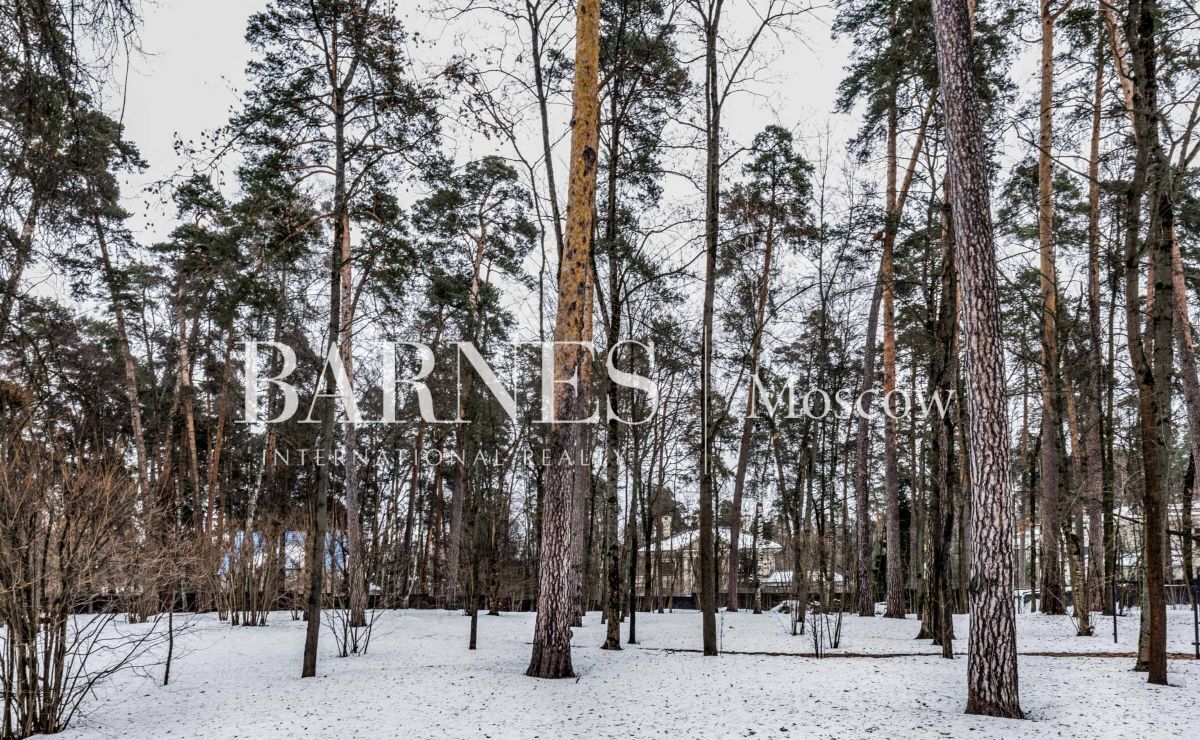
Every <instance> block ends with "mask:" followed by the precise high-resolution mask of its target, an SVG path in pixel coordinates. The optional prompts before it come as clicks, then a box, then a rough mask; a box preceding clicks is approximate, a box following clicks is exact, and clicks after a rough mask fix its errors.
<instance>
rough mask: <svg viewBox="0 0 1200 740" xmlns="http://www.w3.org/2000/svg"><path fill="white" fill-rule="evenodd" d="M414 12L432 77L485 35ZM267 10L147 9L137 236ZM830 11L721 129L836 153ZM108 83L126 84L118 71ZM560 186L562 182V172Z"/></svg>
mask: <svg viewBox="0 0 1200 740" xmlns="http://www.w3.org/2000/svg"><path fill="white" fill-rule="evenodd" d="M411 5H412V4H411V3H410V2H409V0H401V2H400V10H399V13H400V14H401V16H402V20H403V21H404V25H405V27H406V28H407V29H408V30H409V31H410V32H419V33H420V34H421V36H422V37H424V38H425V39H426V43H425V44H422V45H419V46H416V47H414V49H413V53H414V56H415V57H416V59H415V62H416V64H417V66H418V69H419V72H420V73H422V74H432V73H433V72H434V71H435V70H437V69H438V68H440V66H442V65H443V64H444V63H445V61H446V60H447V59H448V58H449V57H450V56H451V55H452V54H454V53H456V52H461V51H464V50H466V51H474V50H476V47H477V46H481V45H482V44H481V42H482V41H484V40H487V38H488V37H487V34H488V33H489V32H488V31H487V30H486V28H485V29H484V30H482V31H481V27H480V24H479V23H477V22H475V19H481V18H483V16H482V15H475V16H474V17H473V19H472V20H471V21H469V22H464V21H461V20H460V21H458V22H455V23H452V24H449V25H448V24H447V23H446V22H444V21H442V20H439V19H437V18H435V17H434V16H433V14H432V11H431V10H430V6H429V5H428V4H427V3H424V2H422V3H419V4H416V5H415V7H411ZM265 6H266V2H265V0H204V1H203V2H197V1H196V0H159V2H158V3H157V4H154V5H148V6H146V8H145V16H144V20H145V23H144V26H143V30H142V43H143V47H144V51H145V56H143V57H141V58H136V59H134V60H133V61H132V67H131V69H130V71H129V75H128V78H127V83H125V84H126V87H125V93H124V94H125V103H124V104H125V115H124V121H125V125H126V133H127V137H128V138H129V139H130V140H132V141H133V142H134V143H136V144H137V145H138V147H139V148H140V150H141V152H142V156H143V158H144V159H145V160H146V161H147V163H148V164H149V168H148V169H147V170H146V172H144V173H142V174H139V175H135V176H131V177H130V178H129V179H128V181H127V188H126V198H127V200H128V201H129V203H128V205H129V209H130V210H131V211H133V212H134V213H135V219H134V221H133V223H131V226H132V227H133V228H134V229H135V230H136V231H137V232H138V233H139V234H140V235H142V236H143V238H145V239H147V240H151V239H154V238H159V237H162V236H164V235H165V234H166V232H167V231H169V229H170V225H169V223H167V222H166V220H165V219H163V218H162V215H164V212H163V211H160V210H159V209H153V210H154V212H153V213H152V214H147V213H146V208H145V206H144V205H143V202H142V201H143V198H144V197H145V196H144V193H142V192H140V191H141V188H142V186H144V185H146V184H148V183H152V182H156V181H159V180H162V179H164V178H167V177H170V176H171V175H172V174H173V173H175V172H176V170H177V169H178V168H179V167H180V165H181V164H182V162H181V160H180V159H179V158H178V157H177V156H176V154H175V152H174V149H173V146H172V144H173V141H174V139H175V137H176V136H179V137H180V138H182V139H184V140H187V139H191V138H195V137H197V136H199V135H200V134H201V133H202V132H204V131H206V130H212V129H214V128H216V127H218V126H220V125H222V124H224V123H225V122H226V121H227V120H228V117H229V112H230V108H231V106H236V105H237V102H238V92H239V91H240V90H241V89H243V88H244V87H245V75H244V69H245V66H246V63H247V61H248V59H249V56H250V49H249V47H248V46H247V44H246V42H245V40H244V38H243V34H244V32H245V27H246V21H247V19H248V18H249V17H250V15H251V14H252V13H254V12H256V11H258V10H261V9H262V8H263V7H265ZM732 7H733V8H735V9H736V8H737V7H738V6H737V5H736V4H734V5H733V6H732ZM833 12H834V11H833V10H832V9H829V8H826V9H823V10H818V11H816V12H815V13H814V14H812V15H810V16H808V17H806V18H804V19H803V20H802V22H801V24H800V31H801V33H800V35H799V36H798V37H796V38H794V39H789V45H788V49H787V50H786V52H783V53H777V52H778V45H777V44H776V45H773V46H774V47H775V52H773V53H774V58H773V60H772V62H771V67H770V70H769V72H768V76H767V77H766V78H764V80H763V82H762V83H761V84H757V85H756V86H755V87H754V89H753V92H752V93H743V94H741V95H739V96H737V97H735V98H733V100H732V102H731V104H730V105H729V107H728V108H727V112H726V115H725V125H726V130H727V131H728V133H729V135H730V138H731V140H732V141H735V142H746V141H749V139H750V138H751V137H752V136H753V135H754V133H756V132H757V131H759V130H761V128H762V127H763V126H764V125H766V124H767V123H773V122H778V123H780V124H782V125H784V126H787V127H789V128H791V129H793V131H795V132H796V134H797V137H798V139H801V140H802V141H803V140H804V139H810V138H811V137H813V136H814V135H815V133H816V132H818V131H821V130H823V129H824V128H825V127H826V125H827V124H828V125H829V126H830V129H831V131H832V133H833V138H834V142H833V143H834V145H835V147H836V146H837V145H838V144H839V143H840V142H841V141H844V140H845V139H846V138H847V137H848V136H849V135H851V134H852V133H853V131H854V128H855V126H856V121H855V120H854V119H853V118H852V117H847V116H839V115H836V114H835V113H834V112H833V101H834V95H835V91H836V88H837V84H838V82H839V80H840V79H841V77H842V67H843V65H844V64H845V61H846V59H847V57H848V53H849V45H848V43H847V42H846V41H844V40H842V41H837V42H835V41H833V40H832V39H831V38H830V33H829V24H830V22H831V20H832V17H833ZM735 20H736V18H735ZM480 33H482V34H483V36H480ZM771 46H772V45H770V44H769V45H767V46H766V47H765V48H771ZM114 77H116V78H117V80H118V82H123V80H121V79H120V78H121V74H120V73H116V74H114ZM447 133H448V134H449V136H448V137H447V138H448V146H449V147H450V149H451V151H454V153H455V155H456V157H457V158H458V159H459V160H460V161H465V160H467V159H471V158H475V157H478V156H482V155H483V154H488V153H493V152H494V151H495V148H496V146H497V144H495V143H494V142H490V143H489V142H478V141H476V140H474V139H473V137H472V136H471V135H469V134H465V133H464V132H463V131H462V130H461V129H459V130H454V129H453V125H451V129H450V130H449V131H448V132H447ZM560 179H561V180H563V181H564V182H565V179H566V178H565V169H564V171H563V175H562V176H560Z"/></svg>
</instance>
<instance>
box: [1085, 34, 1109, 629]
mask: <svg viewBox="0 0 1200 740" xmlns="http://www.w3.org/2000/svg"><path fill="white" fill-rule="evenodd" d="M1103 105H1104V40H1103V38H1099V39H1098V40H1097V42H1096V76H1095V82H1094V83H1093V88H1092V133H1091V142H1090V145H1089V148H1088V288H1087V307H1088V325H1087V336H1088V340H1087V347H1088V352H1087V355H1088V357H1087V381H1086V383H1085V384H1084V389H1085V393H1084V397H1083V398H1082V401H1083V414H1082V417H1083V418H1082V421H1083V424H1084V427H1085V428H1084V433H1083V438H1084V440H1083V450H1084V453H1085V454H1086V456H1087V461H1088V464H1087V471H1086V480H1085V481H1084V505H1085V506H1086V508H1087V515H1088V538H1089V540H1090V542H1089V548H1088V550H1089V552H1088V575H1087V579H1088V586H1089V588H1090V593H1091V603H1090V604H1089V605H1088V607H1089V608H1090V609H1093V610H1097V609H1099V608H1101V607H1102V606H1103V605H1105V604H1108V603H1110V599H1105V598H1104V591H1105V588H1106V584H1107V583H1108V582H1109V577H1108V574H1107V573H1106V571H1105V558H1104V531H1103V522H1102V518H1101V517H1102V513H1103V498H1104V459H1103V441H1102V436H1103V425H1104V402H1103V398H1102V396H1103V389H1104V349H1103V344H1102V341H1103V340H1102V338H1101V337H1102V334H1101V327H1100V122H1101V114H1102V108H1103Z"/></svg>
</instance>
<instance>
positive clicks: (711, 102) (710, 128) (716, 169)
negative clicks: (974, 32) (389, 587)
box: [699, 8, 721, 656]
mask: <svg viewBox="0 0 1200 740" xmlns="http://www.w3.org/2000/svg"><path fill="white" fill-rule="evenodd" d="M719 22H720V10H719V8H718V9H717V10H716V12H715V13H714V14H712V15H710V16H709V17H708V18H706V21H705V28H704V41H705V52H704V99H705V111H704V112H705V134H706V141H705V166H704V170H705V172H704V174H705V192H704V252H705V264H704V309H703V311H704V314H703V329H702V330H701V333H702V337H701V350H700V399H701V400H700V403H701V404H702V406H701V410H700V415H701V443H700V522H699V526H700V558H699V566H700V612H701V615H702V616H701V619H702V625H701V634H702V639H703V650H704V654H705V655H708V656H712V655H716V654H717V562H716V543H715V542H714V537H713V525H714V517H713V509H714V503H713V498H714V496H715V495H716V487H715V484H714V477H715V471H714V467H715V466H716V465H717V463H716V462H715V458H716V449H715V448H716V433H717V428H716V427H717V424H716V419H714V418H713V406H714V404H713V399H712V398H711V395H712V352H713V349H712V342H713V308H714V304H715V300H716V281H717V240H718V236H719V234H718V229H719V217H720V200H721V105H720V101H721V93H720V88H719V87H718V81H717V71H718V70H717V42H718V28H719V25H718V24H719Z"/></svg>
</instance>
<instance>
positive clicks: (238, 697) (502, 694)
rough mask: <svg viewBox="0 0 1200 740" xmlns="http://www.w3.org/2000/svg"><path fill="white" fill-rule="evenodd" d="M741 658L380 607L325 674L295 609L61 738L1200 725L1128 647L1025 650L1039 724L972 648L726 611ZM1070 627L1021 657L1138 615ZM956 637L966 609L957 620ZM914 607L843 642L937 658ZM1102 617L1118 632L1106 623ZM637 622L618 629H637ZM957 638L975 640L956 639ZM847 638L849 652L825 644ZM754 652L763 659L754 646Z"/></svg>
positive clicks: (1109, 732)
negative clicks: (1003, 711) (567, 661)
mask: <svg viewBox="0 0 1200 740" xmlns="http://www.w3.org/2000/svg"><path fill="white" fill-rule="evenodd" d="M1168 617H1169V635H1170V638H1169V645H1168V649H1169V650H1171V651H1173V652H1190V651H1191V641H1192V615H1191V612H1189V611H1184V610H1178V611H1170V612H1169V613H1168ZM719 619H720V621H719V625H720V636H721V645H722V648H723V649H724V650H727V651H731V653H729V654H725V655H722V656H721V657H718V658H705V657H703V656H701V655H699V654H698V653H696V652H690V651H691V650H695V649H696V648H698V647H699V646H700V615H699V614H698V613H696V612H681V611H677V612H675V613H674V614H665V615H657V614H638V615H637V633H638V638H639V640H640V641H641V644H640V645H636V646H628V647H627V648H626V649H624V650H622V651H620V652H611V651H603V650H600V649H599V645H600V644H601V642H603V637H604V626H603V625H601V624H600V621H599V616H598V615H597V614H595V613H592V614H589V615H588V616H587V618H586V619H585V620H584V626H583V628H582V629H578V630H576V631H575V638H574V641H573V642H574V645H575V649H574V661H575V670H576V673H577V674H578V676H579V677H578V679H577V680H570V679H568V680H560V681H547V680H536V679H530V678H527V677H525V676H524V671H525V667H526V665H527V663H528V660H529V651H530V646H529V641H530V638H531V635H532V632H533V615H531V614H504V615H502V616H499V617H485V616H481V617H480V620H479V632H480V634H479V649H478V650H476V651H474V652H469V651H468V650H467V629H468V625H469V621H468V619H467V618H465V617H463V616H461V615H460V614H457V613H449V612H443V611H405V612H386V613H383V614H381V616H380V618H379V620H378V621H377V623H376V626H375V630H374V635H373V637H372V641H371V644H370V650H369V652H368V654H367V655H365V656H359V657H350V658H337V657H335V656H334V652H333V651H334V645H333V640H332V639H331V636H330V634H329V632H328V631H327V630H326V631H325V632H324V633H323V634H322V655H321V659H320V662H319V666H318V677H317V678H315V679H300V678H299V675H300V654H301V647H302V645H303V643H304V623H303V622H297V621H292V620H291V618H290V616H289V615H288V614H287V613H286V612H278V613H274V614H272V615H271V620H270V625H269V626H267V627H253V628H251V627H229V626H228V625H226V624H222V623H220V622H218V621H217V620H216V619H215V618H214V617H212V616H207V615H206V616H201V617H199V618H197V619H194V620H192V621H191V622H190V624H189V625H188V626H187V627H186V631H185V633H184V634H182V635H181V636H180V637H179V639H178V640H177V645H176V650H177V653H176V655H177V659H176V661H175V664H174V666H173V669H172V680H171V684H170V685H169V686H167V687H163V686H160V685H158V684H159V682H160V681H161V668H159V669H155V671H154V672H153V675H145V676H139V675H134V674H129V673H126V674H122V675H121V676H119V677H118V678H117V679H115V680H114V681H113V682H112V683H111V684H109V685H107V686H105V687H104V688H103V689H101V691H100V692H99V694H98V696H96V697H95V698H94V699H93V700H90V701H89V702H88V703H87V705H86V707H85V709H86V716H85V717H83V718H79V719H77V720H76V721H75V723H74V725H73V727H72V728H71V729H69V730H68V731H67V732H66V733H64V735H62V736H61V737H64V738H109V737H112V738H116V737H121V738H146V739H147V740H164V739H165V738H179V737H203V738H255V739H259V738H310V737H311V738H323V739H327V738H339V739H340V738H414V739H420V740H424V739H425V738H521V739H522V740H526V739H530V738H558V737H588V738H593V739H594V738H616V737H620V738H652V737H663V738H673V739H674V738H710V737H711V738H730V737H750V736H758V737H771V738H809V737H850V736H860V737H861V736H864V735H874V736H878V737H887V738H893V737H895V738H913V737H963V736H966V735H967V734H970V735H971V736H973V737H979V738H990V737H1005V738H1009V737H1013V738H1015V737H1043V736H1050V735H1054V736H1058V735H1061V736H1064V737H1086V738H1117V737H1121V738H1139V739H1140V738H1195V737H1200V661H1195V660H1172V661H1171V663H1170V666H1169V669H1170V678H1171V686H1169V687H1155V686H1149V685H1147V684H1146V683H1145V675H1144V674H1138V673H1133V672H1132V671H1131V670H1130V668H1131V667H1132V664H1133V661H1132V660H1131V659H1129V658H1102V657H1086V656H1080V657H1075V656H1072V657H1039V656H1033V655H1022V656H1021V658H1020V680H1021V706H1022V708H1023V709H1024V710H1025V713H1026V715H1027V716H1028V720H1027V721H1018V720H997V719H990V718H983V717H971V716H967V715H964V714H963V713H962V711H963V707H964V705H965V701H966V670H967V662H966V659H965V657H962V656H958V657H956V658H955V660H952V661H948V660H944V659H942V658H940V657H936V656H932V655H930V656H925V655H916V656H912V655H908V656H899V657H886V658H868V657H856V658H850V657H842V658H839V657H836V656H834V655H832V654H831V655H830V656H829V657H827V658H825V659H821V660H818V659H815V658H811V657H797V656H794V655H777V654H776V655H770V654H763V653H801V652H810V651H811V650H812V643H811V640H810V638H809V637H807V636H795V637H793V636H792V635H791V634H790V623H789V617H788V616H787V615H784V614H778V613H768V614H763V615H758V616H756V615H753V614H750V613H747V612H741V613H736V614H724V613H722V614H721V615H720V617H719ZM1098 627H1099V629H1098V631H1099V632H1100V633H1101V634H1100V635H1098V636H1096V637H1090V638H1078V637H1075V636H1074V635H1075V628H1074V626H1073V624H1072V622H1071V620H1070V618H1069V617H1046V616H1042V615H1036V614H1034V615H1030V614H1022V615H1019V616H1018V648H1019V650H1020V652H1022V653H1031V652H1071V653H1089V652H1093V653H1101V652H1113V651H1129V650H1133V649H1134V646H1135V644H1136V640H1137V619H1136V617H1134V616H1129V617H1123V618H1121V619H1120V625H1119V635H1120V643H1118V644H1116V645H1114V644H1113V641H1112V634H1111V628H1112V622H1111V619H1109V620H1106V621H1102V622H1101V623H1100V624H1099V626H1098ZM955 629H956V630H957V634H958V635H959V636H960V637H965V635H966V634H967V623H966V618H965V617H959V618H957V619H956V623H955ZM916 630H917V622H916V620H915V619H913V618H911V617H910V618H909V619H907V620H904V621H899V620H885V619H882V618H876V619H860V618H858V617H850V616H847V617H846V618H845V620H844V623H843V627H842V648H841V650H840V652H848V653H872V654H894V653H928V652H932V651H934V650H935V648H932V647H930V646H929V645H928V643H927V642H926V641H921V642H917V641H914V640H913V639H912V637H913V635H914V634H915V633H916ZM1106 630H1107V632H1105V631H1106ZM626 634H627V627H626V626H623V627H622V639H624V637H625V636H626ZM955 647H956V652H959V651H962V650H963V649H965V647H966V642H965V640H959V641H957V642H956V643H955ZM830 652H831V653H836V652H839V651H830ZM755 653H758V654H755Z"/></svg>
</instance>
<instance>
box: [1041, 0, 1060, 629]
mask: <svg viewBox="0 0 1200 740" xmlns="http://www.w3.org/2000/svg"><path fill="white" fill-rule="evenodd" d="M1040 20H1041V30H1042V39H1041V52H1042V58H1041V96H1040V101H1039V126H1038V242H1039V245H1040V257H1041V259H1040V272H1041V280H1040V284H1041V297H1042V302H1041V308H1042V322H1041V323H1042V448H1041V467H1042V475H1041V482H1042V492H1041V493H1042V495H1041V502H1040V506H1041V515H1042V516H1041V521H1040V523H1039V524H1040V529H1041V531H1042V578H1041V581H1042V612H1043V613H1045V614H1065V613H1066V603H1065V599H1064V592H1063V584H1062V563H1061V562H1060V560H1059V552H1060V543H1059V534H1060V522H1059V516H1060V513H1059V483H1060V482H1059V476H1060V475H1061V472H1062V471H1061V469H1060V458H1059V441H1058V438H1059V434H1060V430H1061V423H1060V420H1059V399H1060V394H1059V383H1058V277H1057V268H1056V265H1055V253H1054V200H1053V197H1054V183H1053V178H1054V172H1053V160H1052V156H1053V151H1052V148H1053V144H1054V141H1053V92H1054V90H1053V88H1054V16H1053V15H1052V14H1051V12H1050V0H1041V3H1040Z"/></svg>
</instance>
